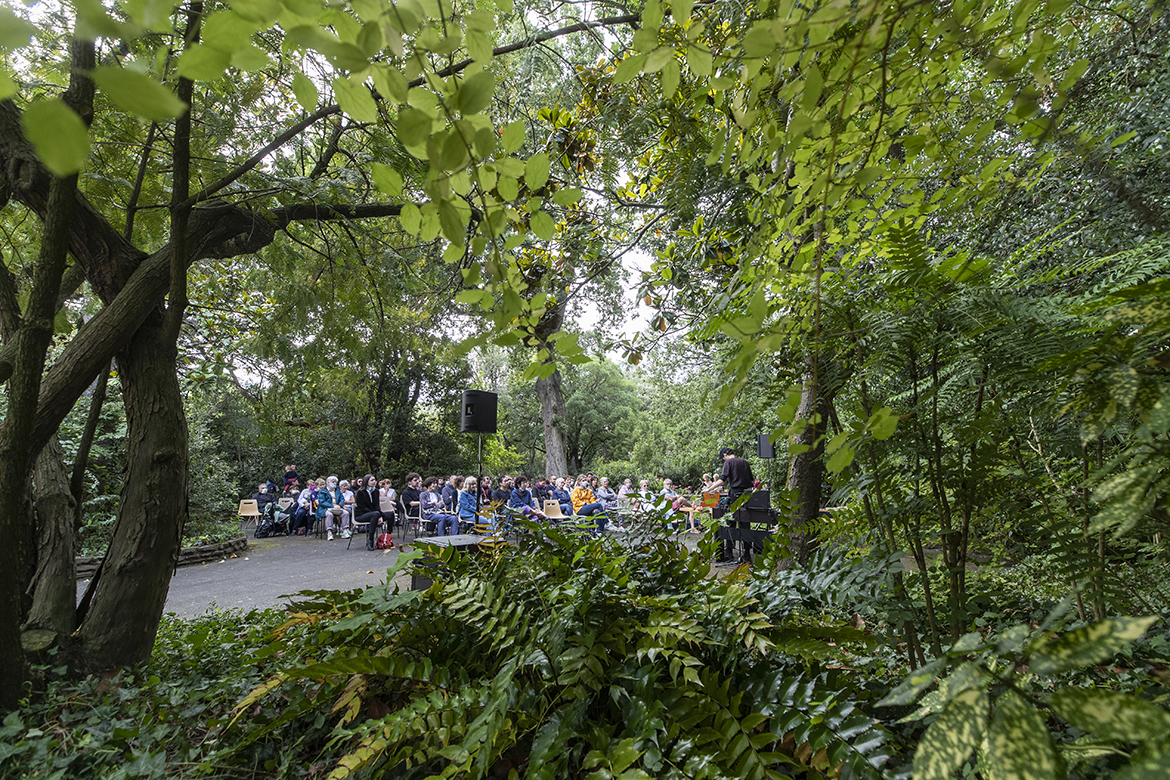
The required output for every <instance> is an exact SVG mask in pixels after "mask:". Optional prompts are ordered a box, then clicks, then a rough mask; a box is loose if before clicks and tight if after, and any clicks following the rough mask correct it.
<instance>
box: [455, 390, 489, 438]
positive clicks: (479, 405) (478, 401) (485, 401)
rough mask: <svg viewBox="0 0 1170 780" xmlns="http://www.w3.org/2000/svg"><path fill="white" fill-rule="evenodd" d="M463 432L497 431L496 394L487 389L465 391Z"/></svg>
mask: <svg viewBox="0 0 1170 780" xmlns="http://www.w3.org/2000/svg"><path fill="white" fill-rule="evenodd" d="M462 416H463V420H462V424H461V425H460V427H459V431H460V432H461V433H495V432H496V394H495V393H489V392H487V391H486V390H464V391H463V415H462Z"/></svg>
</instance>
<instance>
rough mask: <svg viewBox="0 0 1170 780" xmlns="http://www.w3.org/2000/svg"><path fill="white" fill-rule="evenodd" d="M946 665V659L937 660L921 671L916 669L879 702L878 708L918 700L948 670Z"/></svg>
mask: <svg viewBox="0 0 1170 780" xmlns="http://www.w3.org/2000/svg"><path fill="white" fill-rule="evenodd" d="M946 663H947V662H946V659H945V658H936V659H935V660H933V661H931V662H930V663H928V664H927V665H926V666H923V667H922V668H921V669H916V670H915V671H914V672H912V673H911V674H910V676H909V677H907V678H906V679H905V680H903V681H902V683H901V684H900V685H898V687H897V688H895V689H894V690H892V691H890V692H889V693H888V694H887V695H886V697H885V698H884V699H882V700H881V701H879V702H878V703H877V706H878V707H896V706H898V705H902V704H909V703H910V702H912V701H914V700H915V699H916V698H918V694H920V693H922V691H924V690H926V689H927V688H928V687H929V686H930V685H931V684H932V683H933V682H934V679H935V678H936V677H938V676H939V674H940V673H941V672H942V670H943V669H945V668H946Z"/></svg>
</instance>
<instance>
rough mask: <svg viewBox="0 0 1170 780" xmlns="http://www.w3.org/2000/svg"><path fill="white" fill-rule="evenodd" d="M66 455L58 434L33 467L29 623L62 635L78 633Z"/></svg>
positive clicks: (73, 511)
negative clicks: (34, 522)
mask: <svg viewBox="0 0 1170 780" xmlns="http://www.w3.org/2000/svg"><path fill="white" fill-rule="evenodd" d="M64 458H65V456H64V454H63V453H62V452H61V443H60V442H59V441H58V440H57V437H56V436H53V437H52V438H51V439H49V443H48V444H47V445H45V447H44V449H42V450H41V453H40V455H38V456H37V459H36V463H35V465H34V466H33V484H34V495H35V505H36V517H37V529H36V537H37V544H36V571H35V573H34V574H33V579H32V582H31V583H29V588H28V593H29V594H30V595H31V597H32V607H31V608H30V609H29V613H28V618H27V619H26V620H25V623H24V628H25V629H45V630H48V631H52V632H53V633H55V634H57V635H58V636H67V635H69V634H71V633H73V629H74V627H75V617H76V613H77V577H76V569H75V564H74V558H75V547H76V544H75V542H76V537H75V534H74V518H75V517H76V508H77V502H76V501H75V500H74V498H73V494H72V492H71V491H70V489H69V474H68V473H67V472H66V470H65V463H64Z"/></svg>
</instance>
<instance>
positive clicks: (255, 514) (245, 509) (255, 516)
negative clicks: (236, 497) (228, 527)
mask: <svg viewBox="0 0 1170 780" xmlns="http://www.w3.org/2000/svg"><path fill="white" fill-rule="evenodd" d="M238 514H239V515H240V517H241V518H242V519H241V521H240V530H241V531H242V530H244V529H245V528H247V527H248V521H249V520H251V521H252V522H253V523H255V524H257V525H258V524H259V523H260V508H259V507H258V506H257V505H256V499H254V498H246V499H244V500H243V501H241V502H240V509H239V513H238Z"/></svg>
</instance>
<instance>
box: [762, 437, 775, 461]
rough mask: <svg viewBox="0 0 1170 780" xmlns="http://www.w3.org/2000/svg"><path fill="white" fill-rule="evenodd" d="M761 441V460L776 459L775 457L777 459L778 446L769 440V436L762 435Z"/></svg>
mask: <svg viewBox="0 0 1170 780" xmlns="http://www.w3.org/2000/svg"><path fill="white" fill-rule="evenodd" d="M759 441H760V450H759V455H760V457H761V458H774V457H776V445H774V444H772V442H770V441H769V440H768V434H766V433H761V434H760V440H759Z"/></svg>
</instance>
